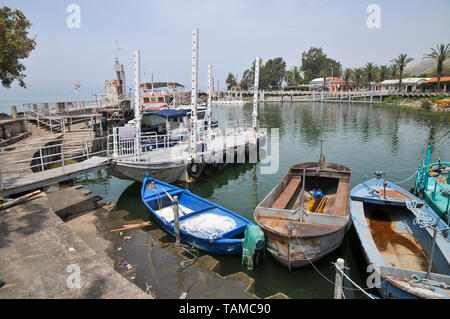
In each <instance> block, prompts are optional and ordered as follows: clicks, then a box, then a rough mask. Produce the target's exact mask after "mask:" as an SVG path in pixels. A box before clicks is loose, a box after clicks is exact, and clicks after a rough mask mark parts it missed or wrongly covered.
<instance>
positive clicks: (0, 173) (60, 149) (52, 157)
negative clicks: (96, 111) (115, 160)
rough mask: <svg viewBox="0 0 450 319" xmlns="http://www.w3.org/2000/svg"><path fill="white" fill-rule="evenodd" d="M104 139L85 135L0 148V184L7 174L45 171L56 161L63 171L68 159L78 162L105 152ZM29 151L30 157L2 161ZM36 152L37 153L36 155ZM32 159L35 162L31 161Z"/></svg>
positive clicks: (0, 184) (105, 144)
mask: <svg viewBox="0 0 450 319" xmlns="http://www.w3.org/2000/svg"><path fill="white" fill-rule="evenodd" d="M106 139H107V137H96V138H94V137H86V138H83V139H81V140H67V141H63V140H60V139H57V140H55V139H53V140H51V141H49V142H47V143H46V144H45V145H42V143H28V144H21V145H20V146H18V147H16V148H15V149H14V150H10V151H6V150H1V151H0V186H1V187H3V184H4V181H5V178H6V177H8V176H7V175H8V174H12V173H17V172H22V171H29V170H32V171H35V170H37V171H45V170H48V169H50V168H52V166H54V165H55V164H58V163H60V164H61V167H62V170H63V172H64V170H65V167H66V166H68V165H70V164H68V163H67V162H68V161H77V162H78V161H79V160H83V159H88V158H90V157H92V156H98V155H100V154H106V153H107V143H106V141H107V140H106ZM30 152H33V156H31V157H25V158H23V159H20V160H16V161H8V162H6V161H2V160H3V159H4V158H5V159H6V160H7V159H8V157H11V155H13V156H15V155H18V154H24V156H27V154H29V153H30ZM36 153H38V155H37V156H36ZM19 156H20V155H19ZM34 161H35V163H33V162H34ZM24 175H26V173H25V174H24Z"/></svg>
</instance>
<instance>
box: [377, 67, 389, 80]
mask: <svg viewBox="0 0 450 319" xmlns="http://www.w3.org/2000/svg"><path fill="white" fill-rule="evenodd" d="M378 70H379V72H378V77H379V80H380V82H383V81H384V80H386V76H387V75H388V72H389V68H388V66H387V65H380V68H379V69H378Z"/></svg>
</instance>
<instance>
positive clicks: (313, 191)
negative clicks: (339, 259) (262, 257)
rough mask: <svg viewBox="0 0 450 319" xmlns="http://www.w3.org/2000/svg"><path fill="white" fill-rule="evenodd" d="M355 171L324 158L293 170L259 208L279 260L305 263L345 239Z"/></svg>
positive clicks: (292, 265)
mask: <svg viewBox="0 0 450 319" xmlns="http://www.w3.org/2000/svg"><path fill="white" fill-rule="evenodd" d="M321 158H322V157H321ZM351 174H352V172H351V170H350V169H349V168H347V167H345V166H343V165H339V164H335V163H325V162H324V161H323V160H321V161H320V162H307V163H301V164H297V165H294V166H292V167H291V168H290V169H289V172H288V173H287V174H286V175H285V176H284V177H283V179H282V180H281V181H280V182H279V183H278V184H277V185H276V186H275V187H274V188H273V189H272V191H271V192H270V193H269V194H268V195H267V196H266V197H265V198H264V199H263V201H262V202H261V203H260V204H259V205H258V206H257V207H256V209H255V212H254V218H255V221H256V222H257V223H258V225H259V226H260V227H261V228H262V229H263V231H264V235H265V238H266V247H267V250H268V251H269V252H270V253H271V254H272V255H273V256H274V257H275V259H277V260H278V261H279V262H280V263H282V264H283V265H285V266H287V267H289V269H291V268H297V267H302V266H306V265H309V264H310V262H314V261H315V260H318V259H319V258H322V257H324V256H325V255H327V254H329V253H331V252H332V251H333V250H335V249H336V248H337V247H338V246H339V245H340V244H341V243H342V240H343V238H344V234H345V231H346V228H347V226H348V225H349V222H350V205H349V203H350V199H349V198H350V196H349V195H350V186H351V185H350V184H351ZM321 194H322V195H323V196H322V197H320V195H321ZM316 195H317V196H316ZM315 197H317V198H315ZM301 207H303V209H300V208H301Z"/></svg>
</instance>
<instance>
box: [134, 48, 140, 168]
mask: <svg viewBox="0 0 450 319" xmlns="http://www.w3.org/2000/svg"><path fill="white" fill-rule="evenodd" d="M140 63H141V53H140V51H139V50H136V51H134V116H135V118H136V127H135V132H136V137H135V145H136V155H137V159H138V160H140V153H141V121H142V114H141V86H140V84H141V65H140Z"/></svg>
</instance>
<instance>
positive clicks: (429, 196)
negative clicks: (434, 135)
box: [414, 146, 450, 224]
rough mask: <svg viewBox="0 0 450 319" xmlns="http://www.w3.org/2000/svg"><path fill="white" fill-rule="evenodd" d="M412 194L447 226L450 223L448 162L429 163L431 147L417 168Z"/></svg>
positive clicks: (449, 172)
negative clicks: (425, 203) (422, 200)
mask: <svg viewBox="0 0 450 319" xmlns="http://www.w3.org/2000/svg"><path fill="white" fill-rule="evenodd" d="M414 192H415V194H417V195H418V196H419V197H420V198H423V199H424V200H425V201H426V202H427V204H429V205H430V206H431V208H432V209H433V210H434V211H435V212H436V213H437V214H438V215H439V217H441V218H442V219H443V220H444V221H446V222H447V224H449V223H450V218H449V210H450V162H442V161H440V160H439V161H438V162H435V163H431V146H428V148H427V156H426V159H425V161H422V163H421V165H420V167H419V170H418V173H417V178H416V186H415V189H414Z"/></svg>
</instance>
